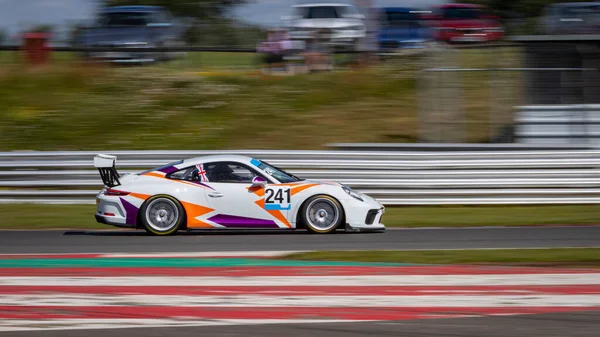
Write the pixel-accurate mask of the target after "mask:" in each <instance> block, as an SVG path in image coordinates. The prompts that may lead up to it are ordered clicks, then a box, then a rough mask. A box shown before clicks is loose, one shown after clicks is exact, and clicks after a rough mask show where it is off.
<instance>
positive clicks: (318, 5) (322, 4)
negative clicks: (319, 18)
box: [292, 2, 352, 8]
mask: <svg viewBox="0 0 600 337" xmlns="http://www.w3.org/2000/svg"><path fill="white" fill-rule="evenodd" d="M320 6H334V7H352V5H351V4H345V3H339V2H315V3H307V4H300V5H294V6H292V7H294V8H298V7H320Z"/></svg>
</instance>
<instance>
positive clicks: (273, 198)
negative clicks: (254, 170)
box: [265, 187, 291, 210]
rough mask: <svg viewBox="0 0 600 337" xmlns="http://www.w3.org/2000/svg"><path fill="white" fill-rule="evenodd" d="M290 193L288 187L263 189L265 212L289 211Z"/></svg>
mask: <svg viewBox="0 0 600 337" xmlns="http://www.w3.org/2000/svg"><path fill="white" fill-rule="evenodd" d="M290 208H291V192H290V188H289V187H287V188H286V187H269V188H266V189H265V209H266V210H289V209H290Z"/></svg>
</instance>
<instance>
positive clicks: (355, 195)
mask: <svg viewBox="0 0 600 337" xmlns="http://www.w3.org/2000/svg"><path fill="white" fill-rule="evenodd" d="M342 189H343V190H344V192H346V193H348V195H349V196H351V197H352V198H354V199H356V200H359V201H364V200H363V198H362V197H361V195H360V193H358V192H356V191H354V190H352V189H351V188H350V187H348V186H346V185H342Z"/></svg>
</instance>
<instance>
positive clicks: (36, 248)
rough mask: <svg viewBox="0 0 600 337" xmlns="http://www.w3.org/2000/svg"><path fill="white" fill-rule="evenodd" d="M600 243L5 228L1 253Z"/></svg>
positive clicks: (547, 238) (515, 236)
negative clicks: (172, 233) (163, 233)
mask: <svg viewBox="0 0 600 337" xmlns="http://www.w3.org/2000/svg"><path fill="white" fill-rule="evenodd" d="M596 246H600V226H571V227H569V226H556V227H501V228H498V227H496V228H484V227H479V228H428V229H391V230H387V231H386V232H382V233H337V234H331V235H314V234H308V233H306V232H301V231H298V232H225V233H223V232H206V231H205V232H190V233H181V234H180V235H177V236H169V237H156V236H150V235H147V234H146V233H145V232H143V231H132V230H95V231H72V230H70V231H66V230H44V231H8V230H7V231H0V254H24V253H160V252H165V253H166V252H236V251H240V252H241V251H244V252H247V251H256V252H260V251H290V250H292V251H303V250H373V249H385V250H390V249H463V248H535V247H596Z"/></svg>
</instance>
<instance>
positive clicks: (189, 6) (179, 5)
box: [106, 0, 246, 20]
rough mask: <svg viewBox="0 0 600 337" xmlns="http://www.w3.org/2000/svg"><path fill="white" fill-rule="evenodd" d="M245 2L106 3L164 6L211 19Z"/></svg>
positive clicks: (142, 0) (110, 2)
mask: <svg viewBox="0 0 600 337" xmlns="http://www.w3.org/2000/svg"><path fill="white" fill-rule="evenodd" d="M245 2H246V1H245V0H108V1H106V5H107V6H124V5H148V6H162V7H165V8H166V9H168V10H169V11H170V12H171V13H173V15H175V16H180V17H192V18H195V19H199V20H206V19H208V20H211V19H218V18H222V17H224V16H225V14H227V11H228V10H230V9H231V8H232V7H233V6H235V5H239V4H243V3H245Z"/></svg>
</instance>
